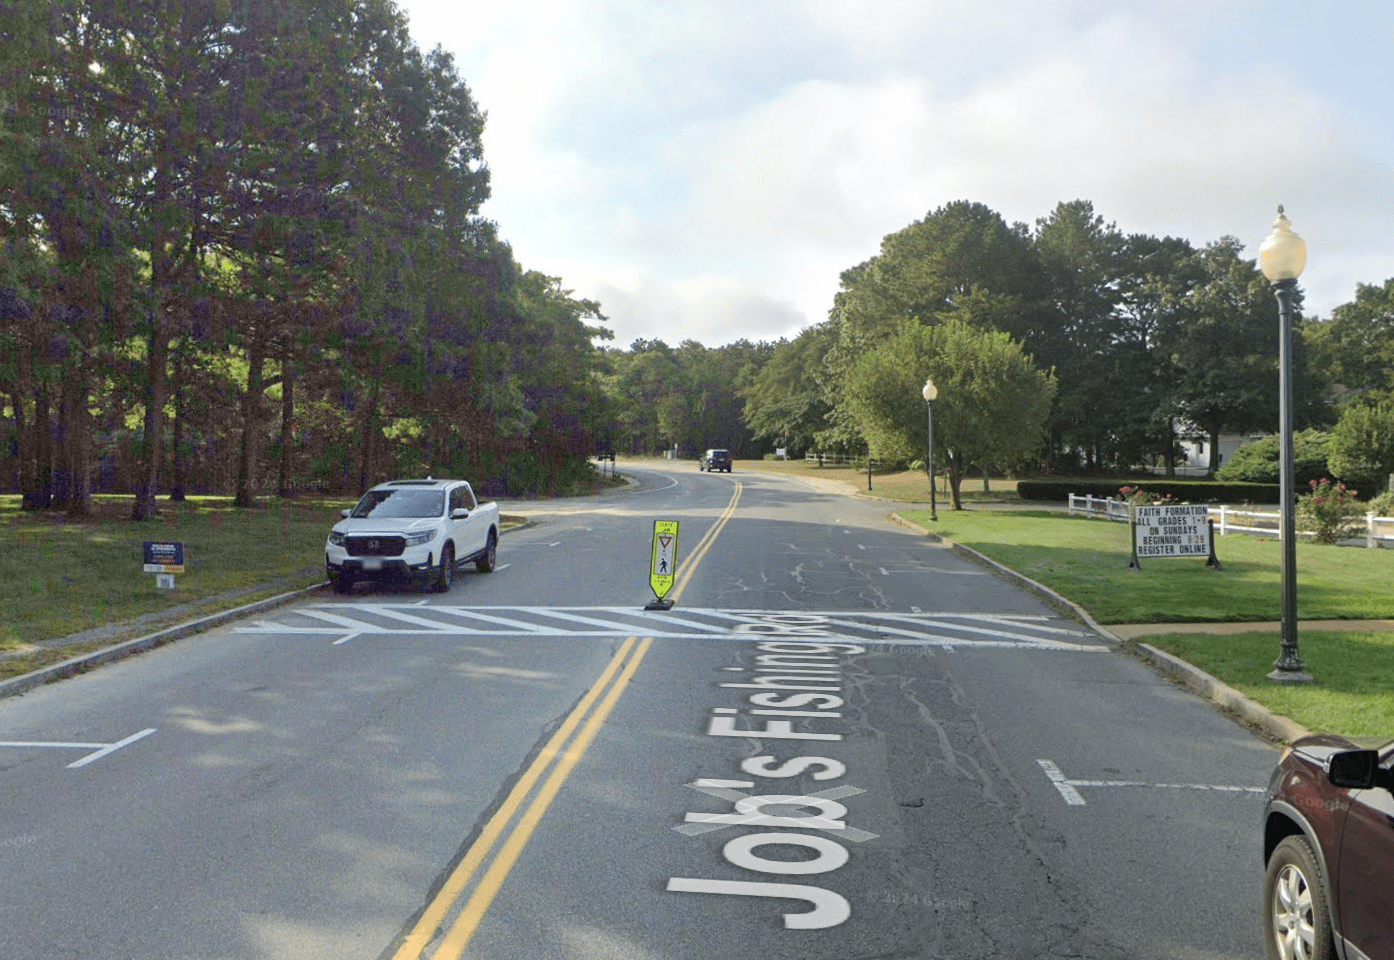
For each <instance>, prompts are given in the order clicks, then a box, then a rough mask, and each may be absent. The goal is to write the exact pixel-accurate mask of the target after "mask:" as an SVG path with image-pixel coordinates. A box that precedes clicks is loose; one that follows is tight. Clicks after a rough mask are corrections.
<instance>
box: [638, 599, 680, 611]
mask: <svg viewBox="0 0 1394 960" xmlns="http://www.w3.org/2000/svg"><path fill="white" fill-rule="evenodd" d="M644 609H645V610H671V609H673V601H671V600H661V599H659V598H658V597H655V598H653V599H652V600H650V601H649V602H648V603H646V604H644Z"/></svg>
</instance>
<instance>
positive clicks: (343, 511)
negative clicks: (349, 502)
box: [339, 510, 353, 520]
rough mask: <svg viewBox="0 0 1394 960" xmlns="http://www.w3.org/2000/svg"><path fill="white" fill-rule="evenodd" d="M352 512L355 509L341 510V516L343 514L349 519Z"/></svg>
mask: <svg viewBox="0 0 1394 960" xmlns="http://www.w3.org/2000/svg"><path fill="white" fill-rule="evenodd" d="M350 513H353V511H352V510H340V511H339V516H341V517H343V518H344V519H345V520H347V519H348V518H349V514H350Z"/></svg>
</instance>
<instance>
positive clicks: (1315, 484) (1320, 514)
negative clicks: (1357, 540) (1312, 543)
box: [1297, 477, 1365, 543]
mask: <svg viewBox="0 0 1394 960" xmlns="http://www.w3.org/2000/svg"><path fill="white" fill-rule="evenodd" d="M1307 485H1308V486H1310V487H1311V488H1312V492H1311V493H1308V494H1304V495H1303V496H1300V497H1298V498H1297V527H1298V529H1299V530H1301V531H1302V532H1303V533H1310V534H1311V535H1312V538H1313V539H1314V540H1316V542H1317V543H1336V542H1337V541H1340V540H1345V539H1346V538H1347V537H1354V536H1357V535H1359V533H1360V531H1361V530H1363V529H1364V528H1365V505H1364V504H1363V503H1361V502H1360V501H1359V500H1357V499H1355V494H1356V493H1357V491H1355V490H1347V489H1346V485H1345V484H1344V483H1332V482H1331V481H1330V480H1328V479H1326V478H1325V477H1322V478H1321V479H1320V480H1309V481H1307Z"/></svg>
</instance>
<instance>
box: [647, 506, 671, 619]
mask: <svg viewBox="0 0 1394 960" xmlns="http://www.w3.org/2000/svg"><path fill="white" fill-rule="evenodd" d="M677 565H678V521H676V520H655V521H654V522H653V559H652V561H651V562H650V563H649V586H650V587H652V588H653V595H654V597H656V598H657V599H659V600H662V599H663V598H664V597H666V596H667V595H668V591H669V590H672V589H673V573H674V570H675V568H676V567H677Z"/></svg>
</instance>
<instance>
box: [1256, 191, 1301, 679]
mask: <svg viewBox="0 0 1394 960" xmlns="http://www.w3.org/2000/svg"><path fill="white" fill-rule="evenodd" d="M1258 262H1259V268H1260V269H1262V270H1263V275H1264V276H1265V277H1267V278H1268V279H1269V281H1270V282H1271V283H1272V284H1273V293H1274V295H1275V296H1277V298H1278V377H1279V384H1278V386H1279V389H1278V421H1279V424H1278V425H1279V429H1280V431H1281V437H1280V443H1281V447H1280V452H1279V463H1278V478H1279V484H1278V495H1279V496H1280V497H1281V498H1282V501H1283V502H1282V509H1281V512H1280V514H1279V517H1280V519H1279V524H1278V535H1279V536H1280V537H1281V538H1282V580H1283V598H1282V650H1281V653H1280V654H1279V656H1278V659H1277V661H1276V662H1275V663H1274V664H1273V672H1272V673H1270V674H1269V675H1268V679H1269V680H1273V681H1276V682H1279V683H1311V682H1312V677H1311V675H1310V674H1308V673H1307V667H1306V664H1304V663H1303V662H1302V658H1301V657H1300V656H1298V653H1297V530H1296V523H1295V522H1294V512H1295V510H1296V501H1297V490H1296V485H1297V484H1296V479H1295V476H1294V467H1293V450H1292V312H1293V310H1292V308H1293V298H1294V296H1295V294H1296V293H1297V278H1298V277H1300V276H1301V275H1302V268H1303V267H1305V266H1306V265H1307V244H1306V243H1305V242H1304V241H1303V240H1302V238H1301V237H1299V236H1298V235H1297V234H1295V233H1293V232H1292V224H1291V222H1289V220H1288V218H1287V217H1286V216H1284V215H1283V208H1282V207H1281V206H1280V207H1278V219H1276V220H1274V221H1273V232H1272V233H1270V234H1269V235H1268V237H1267V238H1266V239H1265V240H1264V241H1263V243H1262V244H1261V245H1260V246H1259V248H1258Z"/></svg>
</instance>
